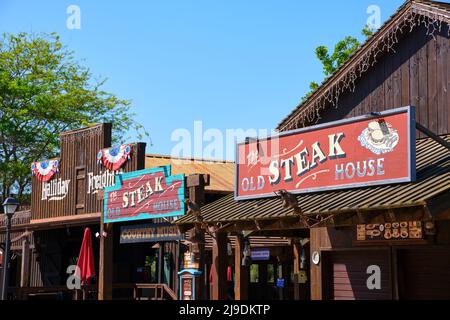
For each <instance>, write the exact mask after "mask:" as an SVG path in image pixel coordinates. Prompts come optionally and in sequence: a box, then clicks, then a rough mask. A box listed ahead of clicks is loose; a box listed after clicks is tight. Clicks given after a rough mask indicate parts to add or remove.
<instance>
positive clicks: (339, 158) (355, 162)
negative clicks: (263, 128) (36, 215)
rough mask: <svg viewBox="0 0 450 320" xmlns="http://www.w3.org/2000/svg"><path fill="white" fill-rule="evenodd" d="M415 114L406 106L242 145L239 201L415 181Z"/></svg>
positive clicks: (236, 190) (240, 148)
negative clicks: (283, 192) (278, 192)
mask: <svg viewBox="0 0 450 320" xmlns="http://www.w3.org/2000/svg"><path fill="white" fill-rule="evenodd" d="M415 131H416V130H415V112H414V108H413V107H405V108H400V109H394V110H390V111H387V112H382V113H380V114H377V115H369V116H361V117H357V118H352V119H346V120H342V121H336V122H331V123H326V124H322V125H317V126H313V127H309V128H304V129H300V130H295V131H290V132H286V133H283V134H281V135H279V136H274V137H270V138H265V139H258V140H256V139H255V140H248V141H246V142H245V143H241V144H238V145H237V151H236V157H237V158H236V170H237V172H236V179H237V181H236V189H235V198H236V199H237V200H244V199H253V198H261V197H271V196H275V195H276V192H277V191H280V190H285V191H288V192H291V193H297V194H299V193H310V192H317V191H325V190H333V189H345V188H355V187H366V186H372V185H382V184H392V183H400V182H410V181H413V180H415V168H416V165H415Z"/></svg>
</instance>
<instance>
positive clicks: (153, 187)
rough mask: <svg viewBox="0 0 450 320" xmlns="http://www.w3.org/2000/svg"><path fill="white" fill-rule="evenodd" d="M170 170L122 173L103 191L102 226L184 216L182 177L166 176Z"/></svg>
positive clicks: (167, 168) (162, 168)
mask: <svg viewBox="0 0 450 320" xmlns="http://www.w3.org/2000/svg"><path fill="white" fill-rule="evenodd" d="M170 171H171V167H170V166H165V167H159V168H153V169H146V170H140V171H135V172H130V173H124V174H122V175H120V176H118V177H116V184H115V185H114V186H112V187H106V188H105V199H104V206H105V208H104V221H105V222H106V223H113V222H120V221H132V220H143V219H154V218H161V217H170V216H179V215H183V214H184V190H185V189H184V175H175V176H171V175H170Z"/></svg>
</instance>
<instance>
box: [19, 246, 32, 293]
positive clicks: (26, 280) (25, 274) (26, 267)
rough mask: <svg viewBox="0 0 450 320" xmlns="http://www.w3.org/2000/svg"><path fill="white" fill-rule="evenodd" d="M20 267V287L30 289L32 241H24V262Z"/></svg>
mask: <svg viewBox="0 0 450 320" xmlns="http://www.w3.org/2000/svg"><path fill="white" fill-rule="evenodd" d="M21 262H22V263H21V267H20V287H21V288H24V287H28V286H29V284H30V241H28V239H24V240H23V241H22V260H21Z"/></svg>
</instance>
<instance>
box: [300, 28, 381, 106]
mask: <svg viewBox="0 0 450 320" xmlns="http://www.w3.org/2000/svg"><path fill="white" fill-rule="evenodd" d="M373 33H374V30H373V29H371V28H370V26H368V25H366V26H365V27H364V28H363V30H362V31H361V34H362V35H363V36H364V37H365V38H366V39H368V38H370V37H371V36H372V35H373ZM360 46H361V42H360V41H359V40H358V39H357V38H355V37H351V36H347V37H345V38H344V39H343V40H340V41H339V42H338V43H336V45H335V46H334V50H333V52H332V53H330V52H329V49H328V48H327V47H326V46H318V47H317V48H316V57H317V59H319V61H320V62H321V64H322V67H323V74H324V76H325V79H327V78H328V77H330V76H331V75H332V74H333V73H335V72H336V70H338V69H339V68H340V67H341V66H342V65H343V64H344V63H345V62H347V60H348V59H349V58H350V57H351V56H352V55H353V53H355V51H356V50H358V48H359V47H360ZM318 88H319V84H318V83H317V82H311V83H310V84H309V89H310V91H309V92H308V93H307V94H306V95H305V96H304V97H303V99H302V101H304V100H306V99H307V98H308V97H309V96H311V94H312V93H313V92H314V91H316V90H317V89H318Z"/></svg>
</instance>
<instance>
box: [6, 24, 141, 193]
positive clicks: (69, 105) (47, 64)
mask: <svg viewBox="0 0 450 320" xmlns="http://www.w3.org/2000/svg"><path fill="white" fill-rule="evenodd" d="M104 83H105V80H104V79H102V80H95V79H94V77H93V76H92V74H91V73H90V71H89V69H88V68H86V67H84V66H82V65H81V64H80V63H79V62H77V61H76V60H75V58H74V54H73V52H72V51H69V50H68V49H67V48H66V47H65V46H63V44H62V43H61V42H60V39H59V36H58V35H57V34H55V33H52V34H40V35H32V34H27V33H19V34H17V35H13V34H4V35H3V37H1V38H0V192H1V195H3V197H5V196H8V195H9V193H10V192H12V190H14V193H17V194H18V195H19V196H21V195H22V194H23V193H24V192H27V191H28V190H29V186H30V180H31V171H30V164H31V162H33V161H37V160H42V159H48V158H52V157H55V156H56V155H57V153H58V148H59V141H58V136H59V135H58V134H59V133H60V132H62V131H65V130H71V129H75V128H79V127H82V126H87V125H91V124H94V123H100V122H110V123H112V124H113V127H114V132H115V142H120V141H121V139H122V138H121V137H123V136H124V134H125V132H128V130H130V129H135V130H136V132H137V133H138V137H139V139H141V138H142V137H143V136H148V133H147V132H146V131H145V129H144V128H143V127H142V125H140V124H138V123H137V122H136V121H135V120H133V118H134V114H133V113H132V112H131V104H130V101H128V100H122V99H119V98H117V97H116V96H115V95H114V94H111V93H108V92H106V91H104V90H102V86H103V85H104Z"/></svg>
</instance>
